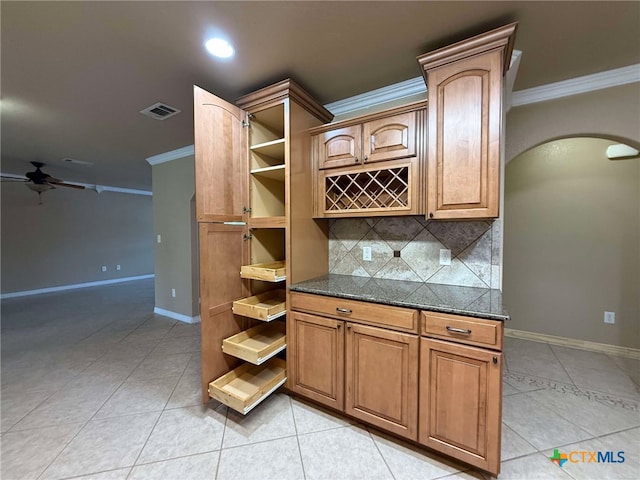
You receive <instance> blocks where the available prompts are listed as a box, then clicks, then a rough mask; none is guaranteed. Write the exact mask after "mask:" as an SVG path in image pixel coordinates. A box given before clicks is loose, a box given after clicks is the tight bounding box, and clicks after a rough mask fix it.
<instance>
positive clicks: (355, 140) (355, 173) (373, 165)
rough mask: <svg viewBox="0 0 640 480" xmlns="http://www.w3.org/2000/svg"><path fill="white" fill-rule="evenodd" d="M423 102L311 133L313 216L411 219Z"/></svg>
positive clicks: (416, 202) (416, 208)
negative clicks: (394, 216) (406, 216)
mask: <svg viewBox="0 0 640 480" xmlns="http://www.w3.org/2000/svg"><path fill="white" fill-rule="evenodd" d="M425 107H426V105H425V103H424V102H419V103H417V104H411V105H407V106H405V107H401V108H396V109H393V110H388V111H385V112H381V113H378V114H373V115H367V116H366V117H359V118H355V119H351V120H346V121H343V122H339V123H335V124H333V125H325V126H323V127H320V128H316V129H313V130H312V131H311V134H312V152H311V154H312V158H313V162H314V165H315V168H314V172H315V175H316V181H315V182H314V186H315V188H316V190H315V192H314V198H315V211H314V216H316V217H345V216H346V217H349V216H354V217H355V216H365V215H416V214H420V213H424V209H423V206H422V204H421V201H420V200H421V197H420V192H421V188H420V185H421V183H420V182H421V175H420V163H421V158H422V157H423V156H424V155H423V154H422V152H423V149H424V145H425V138H424V135H423V134H424V132H425V128H424V125H425V123H426V109H425Z"/></svg>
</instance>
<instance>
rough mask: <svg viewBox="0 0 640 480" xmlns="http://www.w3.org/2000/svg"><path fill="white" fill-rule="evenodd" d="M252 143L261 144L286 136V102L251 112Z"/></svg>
mask: <svg viewBox="0 0 640 480" xmlns="http://www.w3.org/2000/svg"><path fill="white" fill-rule="evenodd" d="M249 125H250V139H251V140H250V145H251V147H254V146H258V145H261V144H263V143H267V142H271V141H273V140H279V139H283V138H284V104H282V103H281V104H278V105H276V106H274V107H270V108H265V109H264V110H260V111H259V112H254V113H252V114H251V118H250V119H249ZM283 141H284V140H283Z"/></svg>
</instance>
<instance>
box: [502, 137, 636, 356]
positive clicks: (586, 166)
mask: <svg viewBox="0 0 640 480" xmlns="http://www.w3.org/2000/svg"><path fill="white" fill-rule="evenodd" d="M612 143H617V142H616V141H611V140H606V139H603V138H593V137H574V138H566V139H560V140H554V141H550V142H547V143H544V144H542V145H539V146H537V147H534V148H532V149H530V150H528V151H526V152H524V153H522V154H520V155H518V156H517V157H515V158H514V159H513V160H512V161H511V162H509V163H508V164H507V166H506V170H505V210H504V211H505V233H504V236H505V238H504V273H503V279H504V281H503V292H504V298H505V302H506V304H507V305H508V307H509V311H510V313H511V316H512V322H511V323H510V325H509V327H511V328H513V329H517V330H523V331H528V332H535V333H542V334H547V335H555V336H560V337H568V338H574V339H580V340H586V341H590V342H597V343H604V344H611V345H618V346H626V347H633V348H640V304H639V297H640V160H639V159H638V158H633V159H627V160H615V161H613V160H609V159H608V158H607V157H606V154H605V151H606V149H607V147H608V146H609V145H611V144H612ZM605 311H611V312H615V313H616V323H615V324H613V325H611V324H605V323H604V321H603V317H604V312H605Z"/></svg>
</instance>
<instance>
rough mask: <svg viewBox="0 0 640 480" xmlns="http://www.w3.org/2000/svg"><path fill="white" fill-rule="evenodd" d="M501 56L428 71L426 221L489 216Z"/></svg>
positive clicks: (495, 202) (495, 174)
mask: <svg viewBox="0 0 640 480" xmlns="http://www.w3.org/2000/svg"><path fill="white" fill-rule="evenodd" d="M500 62H501V53H500V52H499V51H494V52H492V53H489V54H483V55H480V56H476V57H472V58H469V59H465V60H464V61H460V62H455V63H453V64H449V65H445V66H443V67H441V68H438V69H435V70H433V71H430V72H429V157H428V158H429V160H428V164H427V202H428V205H427V216H428V218H441V219H446V218H477V217H480V218H492V217H497V216H498V206H499V199H500V195H499V194H500V129H501V116H502V107H501V104H502V73H501V68H500Z"/></svg>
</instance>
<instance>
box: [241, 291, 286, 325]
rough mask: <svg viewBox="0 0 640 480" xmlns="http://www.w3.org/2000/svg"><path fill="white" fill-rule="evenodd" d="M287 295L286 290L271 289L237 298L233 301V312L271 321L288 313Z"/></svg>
mask: <svg viewBox="0 0 640 480" xmlns="http://www.w3.org/2000/svg"><path fill="white" fill-rule="evenodd" d="M285 296H286V294H285V291H284V290H271V291H269V292H265V293H261V294H259V295H254V296H253V297H247V298H243V299H242V300H236V301H235V302H233V313H235V314H236V315H243V316H245V317H251V318H255V319H256V320H262V321H263V322H270V321H271V320H275V319H276V318H278V317H281V316H283V315H285V314H286V313H287V312H286V301H285Z"/></svg>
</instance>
